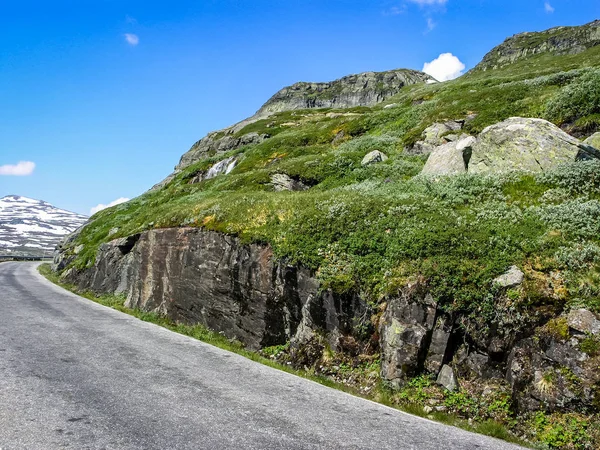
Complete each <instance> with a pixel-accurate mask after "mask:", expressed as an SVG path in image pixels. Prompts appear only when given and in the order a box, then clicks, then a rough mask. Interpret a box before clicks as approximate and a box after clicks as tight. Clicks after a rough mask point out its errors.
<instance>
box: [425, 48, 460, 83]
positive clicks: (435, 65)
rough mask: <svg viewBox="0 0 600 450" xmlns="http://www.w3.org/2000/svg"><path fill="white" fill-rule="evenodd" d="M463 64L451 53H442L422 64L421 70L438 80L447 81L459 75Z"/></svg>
mask: <svg viewBox="0 0 600 450" xmlns="http://www.w3.org/2000/svg"><path fill="white" fill-rule="evenodd" d="M463 70H465V65H464V64H463V63H462V62H461V61H460V59H458V58H457V57H456V56H454V55H453V54H452V53H442V54H441V55H440V56H438V57H437V58H436V59H434V60H433V61H431V62H428V63H425V65H423V72H425V73H426V74H428V75H431V76H432V77H433V78H435V79H436V80H438V81H448V80H453V79H455V78H458V77H460V76H461V75H462V74H463Z"/></svg>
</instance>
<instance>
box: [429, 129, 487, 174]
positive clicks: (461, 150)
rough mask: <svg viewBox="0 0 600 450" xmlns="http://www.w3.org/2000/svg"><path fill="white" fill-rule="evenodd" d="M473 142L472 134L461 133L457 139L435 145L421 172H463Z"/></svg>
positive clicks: (465, 169) (474, 140)
mask: <svg viewBox="0 0 600 450" xmlns="http://www.w3.org/2000/svg"><path fill="white" fill-rule="evenodd" d="M475 142H476V139H475V138H474V137H473V136H467V135H463V136H461V138H460V139H459V140H454V141H451V142H448V143H447V144H444V145H441V146H439V147H435V148H434V149H433V151H432V152H431V154H430V155H429V158H428V159H427V162H426V163H425V167H424V168H423V171H422V172H421V173H422V174H424V175H453V174H458V173H465V172H466V171H467V162H468V159H469V157H470V156H471V151H472V148H473V145H474V144H475Z"/></svg>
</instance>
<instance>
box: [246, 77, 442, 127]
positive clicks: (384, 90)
mask: <svg viewBox="0 0 600 450" xmlns="http://www.w3.org/2000/svg"><path fill="white" fill-rule="evenodd" d="M430 80H433V78H431V77H430V76H429V75H427V74H425V73H423V72H419V71H417V70H407V69H399V70H390V71H388V72H365V73H361V74H357V75H349V76H346V77H343V78H340V79H339V80H335V81H331V82H328V83H304V82H301V83H296V84H293V85H292V86H288V87H285V88H283V89H282V90H280V91H279V92H277V93H276V94H275V95H274V96H273V97H271V99H269V101H267V103H265V104H264V105H263V106H262V108H261V109H260V110H259V111H258V112H257V115H259V116H265V115H269V114H273V113H277V112H282V111H292V110H297V109H311V108H352V107H356V106H373V105H376V104H377V103H381V102H383V101H385V100H387V99H388V98H390V97H392V96H394V95H396V94H397V93H398V92H400V89H402V88H403V87H404V86H406V85H411V84H417V83H424V82H426V81H430Z"/></svg>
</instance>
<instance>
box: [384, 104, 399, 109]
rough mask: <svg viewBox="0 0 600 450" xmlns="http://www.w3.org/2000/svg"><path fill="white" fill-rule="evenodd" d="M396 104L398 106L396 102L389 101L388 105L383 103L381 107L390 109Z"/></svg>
mask: <svg viewBox="0 0 600 450" xmlns="http://www.w3.org/2000/svg"><path fill="white" fill-rule="evenodd" d="M396 106H398V103H390V104H389V105H385V106H384V107H383V109H391V108H395V107H396Z"/></svg>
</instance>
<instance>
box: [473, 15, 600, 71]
mask: <svg viewBox="0 0 600 450" xmlns="http://www.w3.org/2000/svg"><path fill="white" fill-rule="evenodd" d="M598 44H600V21H598V20H596V21H594V22H591V23H588V24H587V25H583V26H578V27H558V28H552V29H550V30H546V31H542V32H539V33H520V34H517V35H515V36H513V37H511V38H508V39H507V40H506V41H504V42H503V43H502V44H500V45H499V46H497V47H495V48H494V49H493V50H492V51H490V52H489V53H488V54H487V55H485V57H484V58H483V60H482V61H481V62H480V63H479V64H478V65H477V66H476V67H475V69H473V70H489V69H497V68H500V67H503V66H506V65H508V64H512V63H514V62H516V61H519V60H522V59H525V58H527V57H530V56H532V55H537V54H540V53H551V54H554V55H566V54H577V53H581V52H583V51H585V50H586V49H588V48H591V47H594V46H596V45H598Z"/></svg>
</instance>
